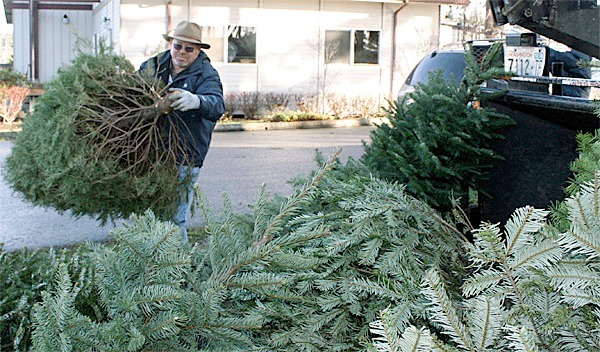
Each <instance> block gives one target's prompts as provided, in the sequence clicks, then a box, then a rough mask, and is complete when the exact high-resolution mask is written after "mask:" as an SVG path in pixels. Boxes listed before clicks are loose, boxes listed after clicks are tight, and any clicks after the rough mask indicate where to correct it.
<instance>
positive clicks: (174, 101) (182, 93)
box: [169, 88, 200, 111]
mask: <svg viewBox="0 0 600 352" xmlns="http://www.w3.org/2000/svg"><path fill="white" fill-rule="evenodd" d="M169 92H171V94H169V101H170V102H171V107H172V108H173V109H174V110H180V111H188V110H192V109H199V108H200V98H199V97H198V96H197V95H196V94H192V93H191V92H189V91H187V90H185V89H179V88H171V89H169Z"/></svg>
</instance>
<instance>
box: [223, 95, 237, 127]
mask: <svg viewBox="0 0 600 352" xmlns="http://www.w3.org/2000/svg"><path fill="white" fill-rule="evenodd" d="M224 98H225V114H223V119H229V120H231V118H232V117H233V114H234V113H235V112H236V111H237V110H240V100H239V97H238V94H237V93H233V92H230V93H227V94H225V97H224Z"/></svg>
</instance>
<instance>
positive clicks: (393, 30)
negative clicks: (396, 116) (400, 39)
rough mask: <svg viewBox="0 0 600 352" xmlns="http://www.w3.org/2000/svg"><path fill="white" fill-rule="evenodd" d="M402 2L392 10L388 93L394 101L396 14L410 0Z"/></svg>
mask: <svg viewBox="0 0 600 352" xmlns="http://www.w3.org/2000/svg"><path fill="white" fill-rule="evenodd" d="M403 1H404V2H403V3H402V5H400V7H399V8H398V9H397V10H396V11H394V24H393V25H392V67H391V69H392V70H391V71H392V72H391V74H390V93H389V97H388V98H389V100H390V101H394V100H395V98H394V79H395V77H394V76H395V75H394V72H396V32H397V27H398V14H400V11H402V10H403V9H404V8H405V7H406V6H407V5H408V3H409V2H410V0H403Z"/></svg>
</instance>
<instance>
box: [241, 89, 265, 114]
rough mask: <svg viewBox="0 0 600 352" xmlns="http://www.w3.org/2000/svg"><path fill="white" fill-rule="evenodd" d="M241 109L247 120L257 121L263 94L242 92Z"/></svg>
mask: <svg viewBox="0 0 600 352" xmlns="http://www.w3.org/2000/svg"><path fill="white" fill-rule="evenodd" d="M239 102H240V108H241V110H242V111H243V112H244V117H245V118H247V119H255V118H256V116H257V113H258V110H259V109H260V108H261V105H262V93H260V92H241V93H240V95H239Z"/></svg>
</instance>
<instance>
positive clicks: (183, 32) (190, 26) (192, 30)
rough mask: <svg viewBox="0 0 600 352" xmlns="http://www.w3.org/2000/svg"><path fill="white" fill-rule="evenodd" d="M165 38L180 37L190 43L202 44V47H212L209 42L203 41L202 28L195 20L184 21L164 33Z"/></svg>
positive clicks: (179, 38)
mask: <svg viewBox="0 0 600 352" xmlns="http://www.w3.org/2000/svg"><path fill="white" fill-rule="evenodd" d="M163 38H165V40H171V39H178V40H181V41H184V42H188V43H194V44H198V45H200V47H201V48H202V49H208V48H210V45H209V44H206V43H202V28H200V26H199V25H197V24H196V23H194V22H188V21H183V22H180V23H179V24H178V25H177V27H176V28H175V29H173V30H170V31H169V33H167V34H163Z"/></svg>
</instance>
